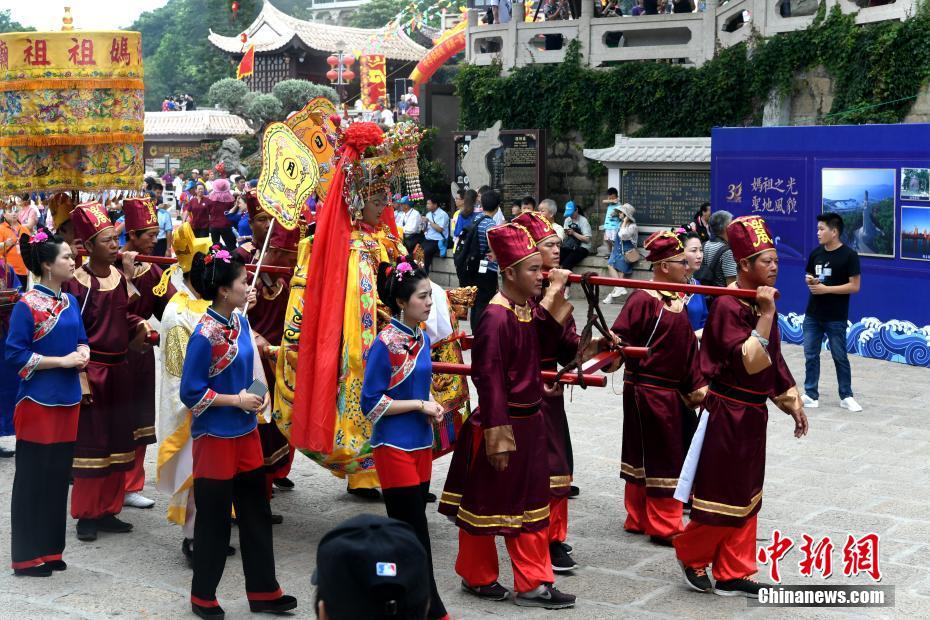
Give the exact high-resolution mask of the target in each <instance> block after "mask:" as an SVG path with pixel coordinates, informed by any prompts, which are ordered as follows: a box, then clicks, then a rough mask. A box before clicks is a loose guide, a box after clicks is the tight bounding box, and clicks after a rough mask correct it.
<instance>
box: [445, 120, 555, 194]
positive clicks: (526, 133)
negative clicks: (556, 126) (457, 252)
mask: <svg viewBox="0 0 930 620" xmlns="http://www.w3.org/2000/svg"><path fill="white" fill-rule="evenodd" d="M476 136H478V132H463V133H456V134H453V141H454V144H455V149H454V153H455V155H454V157H455V161H454V162H453V170H454V171H455V182H456V183H457V184H458V185H459V187H464V188H466V189H475V190H477V189H478V186H477V185H476V184H475V183H473V182H471V181H472V180H471V179H470V178H469V176H468V175H467V174H466V173H465V170H464V169H463V167H462V160H463V159H464V158H465V155H466V154H467V153H468V152H469V150H470V149H471V148H472V142H473V140H475V138H476ZM498 142H499V144H500V146H497V147H496V148H492V149H490V150H488V152H487V154H486V156H485V161H486V165H487V171H488V178H489V179H490V181H489V182H488V185H490V186H491V187H493V188H494V189H496V190H498V191H500V192H501V206H502V207H503V208H504V209H505V211H507V210H508V209H509V205H510V202H511V201H513V200H520V199H521V198H523V197H524V196H532V197H534V198H535V199H536V200H540V199H541V198H544V197H545V196H543V194H544V193H545V191H546V187H545V184H544V179H545V171H546V140H545V131H544V130H542V129H513V130H511V129H504V130H501V131H500V134H499V136H498ZM478 185H480V184H478Z"/></svg>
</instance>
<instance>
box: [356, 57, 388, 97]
mask: <svg viewBox="0 0 930 620" xmlns="http://www.w3.org/2000/svg"><path fill="white" fill-rule="evenodd" d="M359 65H360V66H361V86H362V87H361V97H362V104H363V105H364V107H365V109H366V110H375V109H377V107H378V102H379V101H380V100H381V98H382V97H384V96H386V95H387V59H386V58H385V56H383V55H380V54H369V55H367V56H362V57H361V59H360V62H359Z"/></svg>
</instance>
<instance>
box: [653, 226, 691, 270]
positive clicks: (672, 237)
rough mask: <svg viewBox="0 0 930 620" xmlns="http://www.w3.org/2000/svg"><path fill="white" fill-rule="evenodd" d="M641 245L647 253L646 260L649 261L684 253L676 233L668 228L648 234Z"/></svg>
mask: <svg viewBox="0 0 930 620" xmlns="http://www.w3.org/2000/svg"><path fill="white" fill-rule="evenodd" d="M643 247H644V248H646V251H647V252H649V254H648V255H647V256H646V260H648V261H649V262H651V263H661V262H662V261H666V260H672V259H674V258H679V257H681V256H684V254H685V246H684V244H683V243H682V242H681V239H679V238H678V235H676V234H675V233H673V232H671V231H668V230H660V231H658V232H654V233H652V234H651V235H649V238H648V239H646V242H645V243H643Z"/></svg>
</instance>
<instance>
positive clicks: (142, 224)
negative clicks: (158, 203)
mask: <svg viewBox="0 0 930 620" xmlns="http://www.w3.org/2000/svg"><path fill="white" fill-rule="evenodd" d="M123 214H124V215H125V216H126V231H127V232H139V231H142V230H148V229H150V228H158V214H157V213H155V207H154V206H153V205H152V201H151V200H149V199H148V198H126V199H125V200H123Z"/></svg>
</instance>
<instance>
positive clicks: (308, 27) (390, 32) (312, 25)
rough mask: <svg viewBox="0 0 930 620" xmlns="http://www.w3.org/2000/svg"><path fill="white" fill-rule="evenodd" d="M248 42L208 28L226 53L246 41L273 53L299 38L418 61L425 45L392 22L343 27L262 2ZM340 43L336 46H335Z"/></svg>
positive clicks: (326, 48) (241, 48)
mask: <svg viewBox="0 0 930 620" xmlns="http://www.w3.org/2000/svg"><path fill="white" fill-rule="evenodd" d="M244 32H245V34H247V35H248V43H245V44H243V43H242V40H241V39H240V37H239V36H234V37H227V36H223V35H219V34H216V33H215V32H213V31H212V30H211V31H210V35H209V37H208V39H209V40H210V43H212V44H213V45H215V46H216V47H218V48H220V49H221V50H223V51H224V52H227V53H229V54H242V53H244V52H245V50H246V49H247V48H248V46H249V44H254V45H255V53H256V54H262V53H269V52H275V51H277V50H280V49H282V48H284V47H286V46H287V45H288V44H290V43H291V42H292V41H295V40H296V41H299V42H300V43H302V44H303V45H305V46H306V47H308V48H310V49H315V50H319V51H321V52H327V53H335V52H339V51H349V52H354V51H356V50H358V51H360V52H361V53H363V54H365V53H379V54H383V55H384V56H386V57H387V58H389V59H392V60H409V61H418V60H420V59H422V58H423V56H425V55H426V52H427V50H426V48H425V47H422V46H421V45H418V44H417V43H416V42H414V41H413V40H412V39H411V38H410V37H408V36H407V35H406V34H405V33H404V32H403V30H402V29H400V28H399V27H397V26H396V25H395V26H393V27H388V26H385V27H383V28H378V29H374V30H370V29H367V28H347V27H345V26H332V25H329V24H321V23H317V22H310V21H304V20H301V19H297V18H296V17H291V16H290V15H288V14H286V13H283V12H281V11H280V10H279V9H277V8H275V7H274V6H273V5H272V4H271V2H269V1H268V0H265V1H264V5H263V6H262V10H261V12H260V13H259V14H258V16H257V17H256V18H255V21H253V22H252V23H251V24H250V25H249V27H248V28H246V29H245V31H244ZM339 42H342V43H343V44H344V46H343V47H342V49H340V46H339V45H337V44H338V43H339Z"/></svg>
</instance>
